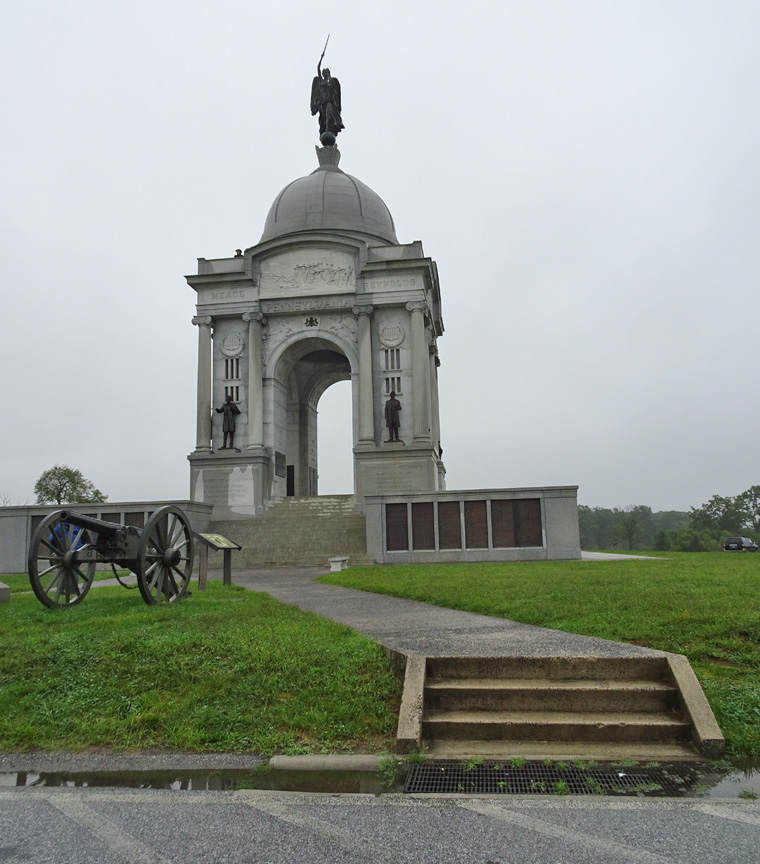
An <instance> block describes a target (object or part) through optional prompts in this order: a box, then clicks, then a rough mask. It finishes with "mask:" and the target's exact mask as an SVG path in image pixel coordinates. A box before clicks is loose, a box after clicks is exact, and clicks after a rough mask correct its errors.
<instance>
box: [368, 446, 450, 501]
mask: <svg viewBox="0 0 760 864" xmlns="http://www.w3.org/2000/svg"><path fill="white" fill-rule="evenodd" d="M354 458H355V466H356V494H357V498H358V499H359V500H360V501H361V500H362V499H363V498H365V497H366V496H367V495H405V494H413V493H417V492H441V491H443V490H444V489H445V488H446V487H445V485H441V484H442V483H443V482H444V481H443V477H444V476H445V471H442V470H441V468H442V463H441V461H440V459H438V458H437V455H436V451H435V448H434V447H433V446H432V445H431V444H429V443H421V444H414V443H411V444H406V443H405V442H404V441H386V442H385V443H384V444H383V446H382V448H378V447H375V446H374V445H370V446H363V445H361V444H359V445H357V446H356V447H354Z"/></svg>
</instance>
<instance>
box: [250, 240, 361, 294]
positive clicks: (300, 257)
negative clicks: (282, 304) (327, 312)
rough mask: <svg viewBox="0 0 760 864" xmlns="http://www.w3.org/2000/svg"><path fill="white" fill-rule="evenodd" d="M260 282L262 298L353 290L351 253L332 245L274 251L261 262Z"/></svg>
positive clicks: (353, 278) (354, 278)
mask: <svg viewBox="0 0 760 864" xmlns="http://www.w3.org/2000/svg"><path fill="white" fill-rule="evenodd" d="M259 286H260V289H261V297H262V298H274V297H297V296H302V295H308V294H345V293H348V292H354V291H355V290H356V276H355V272H354V257H353V255H351V254H349V253H345V252H339V251H336V250H334V249H299V250H295V251H290V252H286V253H283V254H281V255H274V256H272V257H271V258H267V259H266V260H264V261H262V262H261V274H260V280H259Z"/></svg>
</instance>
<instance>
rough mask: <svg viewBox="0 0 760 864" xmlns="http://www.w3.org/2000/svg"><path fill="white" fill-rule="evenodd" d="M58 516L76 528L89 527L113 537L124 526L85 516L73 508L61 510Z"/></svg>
mask: <svg viewBox="0 0 760 864" xmlns="http://www.w3.org/2000/svg"><path fill="white" fill-rule="evenodd" d="M58 518H59V519H60V520H61V522H68V523H69V524H70V525H76V526H77V528H89V529H90V530H91V531H97V533H98V534H105V535H106V536H107V537H113V536H114V534H116V532H117V531H119V530H121V529H123V528H124V526H123V525H119V523H118V522H106V521H104V520H103V519H96V518H95V517H94V516H86V515H85V514H84V513H75V512H74V511H73V510H62V511H61V513H60V515H59V517H58Z"/></svg>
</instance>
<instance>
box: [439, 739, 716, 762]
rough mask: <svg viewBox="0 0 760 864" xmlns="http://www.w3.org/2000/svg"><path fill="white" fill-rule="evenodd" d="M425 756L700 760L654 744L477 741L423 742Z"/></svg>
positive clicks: (683, 747) (672, 745) (683, 748)
mask: <svg viewBox="0 0 760 864" xmlns="http://www.w3.org/2000/svg"><path fill="white" fill-rule="evenodd" d="M424 745H425V753H427V754H428V755H429V756H433V757H438V758H450V759H451V758H457V759H461V758H470V757H472V756H482V757H490V758H506V759H511V758H514V757H516V756H521V757H523V758H525V759H545V758H546V757H547V756H548V757H551V758H552V759H566V760H568V761H570V760H572V759H596V760H597V761H604V760H611V761H617V760H621V759H636V760H638V761H640V762H648V761H651V760H657V761H661V762H669V761H674V762H675V761H683V760H689V761H690V760H694V761H697V760H701V759H702V758H703V757H702V756H700V755H699V754H697V753H695V751H694V747H693V746H692V745H691V744H679V743H677V742H670V741H668V742H663V741H658V742H654V743H648V742H643V741H538V740H536V741H514V740H509V739H501V740H496V741H478V740H467V739H459V740H457V739H436V740H430V739H426V740H425V741H424Z"/></svg>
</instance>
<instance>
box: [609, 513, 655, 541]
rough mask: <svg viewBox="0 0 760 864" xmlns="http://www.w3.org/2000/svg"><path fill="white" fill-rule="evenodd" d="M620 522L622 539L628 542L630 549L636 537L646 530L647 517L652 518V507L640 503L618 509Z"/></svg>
mask: <svg viewBox="0 0 760 864" xmlns="http://www.w3.org/2000/svg"><path fill="white" fill-rule="evenodd" d="M615 512H617V513H618V514H619V515H618V524H617V530H618V535H619V537H620V539H621V540H622V541H623V542H624V543H627V544H628V549H629V550H630V549H633V544H634V543H635V542H636V538H637V537H638V536H639V534H641V533H642V531H643V530H644V522H645V519H646V518H647V517H649V518H650V519H651V516H652V510H651V508H650V507H645V506H643V505H639V506H636V507H633V506H631V507H626V508H625V509H624V510H617V511H615Z"/></svg>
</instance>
